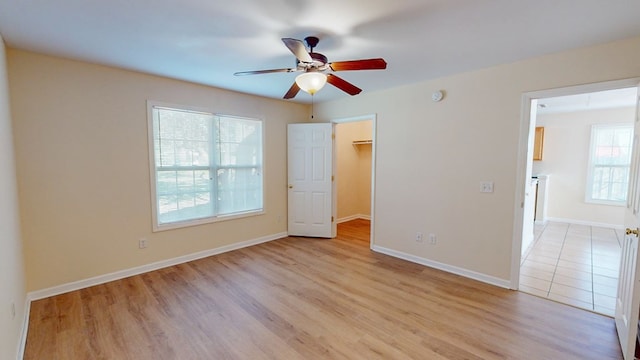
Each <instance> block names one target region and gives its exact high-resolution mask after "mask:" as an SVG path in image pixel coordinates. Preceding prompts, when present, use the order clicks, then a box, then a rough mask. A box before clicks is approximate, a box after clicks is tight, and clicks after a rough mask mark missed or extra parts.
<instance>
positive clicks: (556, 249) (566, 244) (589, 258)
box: [520, 222, 624, 316]
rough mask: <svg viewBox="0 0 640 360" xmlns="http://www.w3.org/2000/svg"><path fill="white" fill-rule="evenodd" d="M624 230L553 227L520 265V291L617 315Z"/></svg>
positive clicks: (542, 229) (538, 235) (540, 234)
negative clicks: (616, 300) (616, 302)
mask: <svg viewBox="0 0 640 360" xmlns="http://www.w3.org/2000/svg"><path fill="white" fill-rule="evenodd" d="M623 238H624V234H623V232H622V230H614V229H609V228H602V227H595V226H588V225H575V224H566V223H554V222H549V223H547V224H546V225H544V226H542V225H536V229H535V242H534V245H533V247H532V248H531V250H530V251H529V253H528V254H526V256H525V257H524V258H523V259H522V263H521V266H520V291H523V292H526V293H530V294H533V295H537V296H541V297H545V298H549V299H551V300H555V301H559V302H562V303H565V304H569V305H573V306H576V307H580V308H583V309H587V310H591V311H595V312H598V313H601V314H604V315H608V316H614V311H615V297H616V290H617V287H618V268H619V263H620V252H621V247H620V244H621V241H622V239H623Z"/></svg>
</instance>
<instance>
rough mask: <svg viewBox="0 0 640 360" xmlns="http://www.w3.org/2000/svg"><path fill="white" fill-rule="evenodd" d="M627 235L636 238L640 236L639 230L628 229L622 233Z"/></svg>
mask: <svg viewBox="0 0 640 360" xmlns="http://www.w3.org/2000/svg"><path fill="white" fill-rule="evenodd" d="M624 233H625V234H627V235H631V234H633V235H635V236H636V237H637V236H638V234H640V229H629V228H627V230H626V231H625V232H624Z"/></svg>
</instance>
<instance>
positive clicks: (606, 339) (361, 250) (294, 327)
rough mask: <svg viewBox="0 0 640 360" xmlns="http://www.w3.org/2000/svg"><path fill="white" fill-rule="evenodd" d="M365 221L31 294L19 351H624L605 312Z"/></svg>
mask: <svg viewBox="0 0 640 360" xmlns="http://www.w3.org/2000/svg"><path fill="white" fill-rule="evenodd" d="M368 227H369V222H368V221H364V220H355V221H351V222H348V223H344V224H340V226H339V230H338V238H336V239H333V240H324V239H310V238H298V237H288V238H284V239H280V240H276V241H272V242H269V243H265V244H261V245H257V246H252V247H250V248H245V249H241V250H236V251H233V252H229V253H225V254H221V255H217V256H212V257H209V258H205V259H201V260H197V261H192V262H189V263H186V264H182V265H177V266H172V267H170V268H166V269H161V270H157V271H153V272H150V273H146V274H143V275H138V276H134V277H130V278H127V279H123V280H119V281H114V282H110V283H107V284H103V285H98V286H94V287H91V288H87V289H83V290H79V291H74V292H71V293H67V294H63V295H58V296H55V297H51V298H47V299H43V300H39V301H35V302H33V304H32V306H31V317H30V321H29V333H28V338H27V348H26V356H25V359H252V360H253V359H620V358H621V353H620V349H619V346H618V342H617V338H616V330H615V325H614V321H613V319H611V318H609V317H606V316H601V315H598V314H595V313H591V312H587V311H584V310H580V309H577V308H574V307H570V306H567V305H562V304H558V303H555V302H552V301H548V300H545V299H541V298H539V297H536V296H532V295H529V294H525V293H521V292H517V291H510V290H505V289H501V288H498V287H494V286H491V285H487V284H484V283H480V282H477V281H473V280H469V279H466V278H463V277H459V276H456V275H452V274H448V273H445V272H442V271H438V270H434V269H430V268H427V267H424V266H421V265H417V264H413V263H409V262H406V261H403V260H399V259H395V258H392V257H389V256H386V255H382V254H378V253H375V252H372V251H371V250H370V249H369V243H368V237H369V234H368V230H369V228H368Z"/></svg>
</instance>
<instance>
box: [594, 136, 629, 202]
mask: <svg viewBox="0 0 640 360" xmlns="http://www.w3.org/2000/svg"><path fill="white" fill-rule="evenodd" d="M632 143H633V126H632V125H594V126H593V127H592V128H591V155H590V159H589V178H588V181H587V201H588V202H595V203H603V204H610V205H625V203H626V201H627V190H628V187H629V169H630V165H631V145H632Z"/></svg>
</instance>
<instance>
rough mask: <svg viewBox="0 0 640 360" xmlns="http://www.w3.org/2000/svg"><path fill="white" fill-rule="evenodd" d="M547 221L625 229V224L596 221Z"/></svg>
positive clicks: (549, 218)
mask: <svg viewBox="0 0 640 360" xmlns="http://www.w3.org/2000/svg"><path fill="white" fill-rule="evenodd" d="M546 220H547V222H549V221H552V222H560V223H567V224H576V225H587V226H597V227H603V228H610V229H624V224H608V223H599V222H595V221H586V220H575V219H564V218H554V217H548V218H547V219H546Z"/></svg>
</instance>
